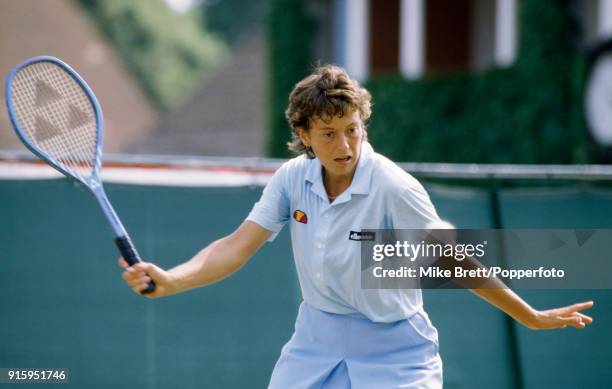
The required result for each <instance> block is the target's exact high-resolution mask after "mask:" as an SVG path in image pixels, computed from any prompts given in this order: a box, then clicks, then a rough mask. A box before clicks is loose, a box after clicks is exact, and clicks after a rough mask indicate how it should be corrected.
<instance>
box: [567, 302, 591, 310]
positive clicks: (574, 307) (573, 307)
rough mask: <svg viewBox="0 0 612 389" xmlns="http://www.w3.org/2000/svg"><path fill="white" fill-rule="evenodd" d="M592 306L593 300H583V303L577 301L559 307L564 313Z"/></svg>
mask: <svg viewBox="0 0 612 389" xmlns="http://www.w3.org/2000/svg"><path fill="white" fill-rule="evenodd" d="M592 306H593V301H585V302H583V303H577V304H573V305H569V306H567V307H563V308H561V309H562V310H563V311H564V312H566V313H573V312H577V311H582V310H583V309H588V308H591V307H592Z"/></svg>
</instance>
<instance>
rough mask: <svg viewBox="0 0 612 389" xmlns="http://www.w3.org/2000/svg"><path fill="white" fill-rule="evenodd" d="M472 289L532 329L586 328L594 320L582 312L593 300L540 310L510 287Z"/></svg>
mask: <svg viewBox="0 0 612 389" xmlns="http://www.w3.org/2000/svg"><path fill="white" fill-rule="evenodd" d="M470 291H471V292H472V293H474V294H475V295H477V296H478V297H480V298H482V299H483V300H485V301H487V302H488V303H489V304H492V305H494V306H496V307H497V308H499V309H501V310H502V311H504V312H506V313H507V314H508V315H509V316H511V317H512V318H513V319H514V320H516V321H518V322H519V323H521V324H522V325H524V326H525V327H527V328H530V329H532V330H545V329H555V328H565V327H567V326H572V327H576V328H584V327H586V326H587V325H588V324H591V323H592V322H593V319H592V318H591V317H589V316H587V315H585V314H583V313H581V312H580V311H582V310H583V309H587V308H590V307H592V306H593V301H586V302H582V303H578V304H573V305H568V306H566V307H560V308H554V309H547V310H544V311H539V310H537V309H534V308H533V307H531V305H529V304H528V303H527V302H525V301H524V300H523V299H522V298H520V297H519V296H518V295H517V294H516V293H514V292H513V291H512V290H511V289H508V288H495V289H470Z"/></svg>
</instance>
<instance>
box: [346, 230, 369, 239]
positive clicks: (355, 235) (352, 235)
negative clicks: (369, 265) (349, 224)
mask: <svg viewBox="0 0 612 389" xmlns="http://www.w3.org/2000/svg"><path fill="white" fill-rule="evenodd" d="M349 240H358V241H364V240H365V241H372V240H374V233H373V232H360V231H351V232H349Z"/></svg>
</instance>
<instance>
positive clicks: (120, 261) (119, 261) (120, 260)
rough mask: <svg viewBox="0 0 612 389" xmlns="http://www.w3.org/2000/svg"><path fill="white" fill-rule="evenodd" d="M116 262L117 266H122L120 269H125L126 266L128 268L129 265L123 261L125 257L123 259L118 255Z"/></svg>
mask: <svg viewBox="0 0 612 389" xmlns="http://www.w3.org/2000/svg"><path fill="white" fill-rule="evenodd" d="M117 263H118V264H119V267H120V268H122V269H126V268H128V267H129V266H130V265H128V263H127V262H126V261H125V259H123V257H120V258H119V260H118V261H117Z"/></svg>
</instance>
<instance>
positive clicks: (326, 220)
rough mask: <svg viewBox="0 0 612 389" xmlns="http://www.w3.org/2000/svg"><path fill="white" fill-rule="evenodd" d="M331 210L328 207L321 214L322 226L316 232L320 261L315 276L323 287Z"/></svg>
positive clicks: (316, 244)
mask: <svg viewBox="0 0 612 389" xmlns="http://www.w3.org/2000/svg"><path fill="white" fill-rule="evenodd" d="M329 211H330V209H329V207H328V208H327V209H325V210H324V211H323V212H322V215H321V216H322V217H320V218H319V219H320V220H319V222H320V227H319V228H318V229H317V230H318V231H317V232H316V233H315V246H316V248H317V253H318V255H317V257H318V258H319V261H318V263H317V267H316V271H315V278H316V281H317V282H318V284H319V287H320V288H323V287H324V285H325V283H324V279H325V274H324V270H325V266H324V263H325V246H326V243H327V234H328V232H329V225H330V219H331V218H330V215H329Z"/></svg>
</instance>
